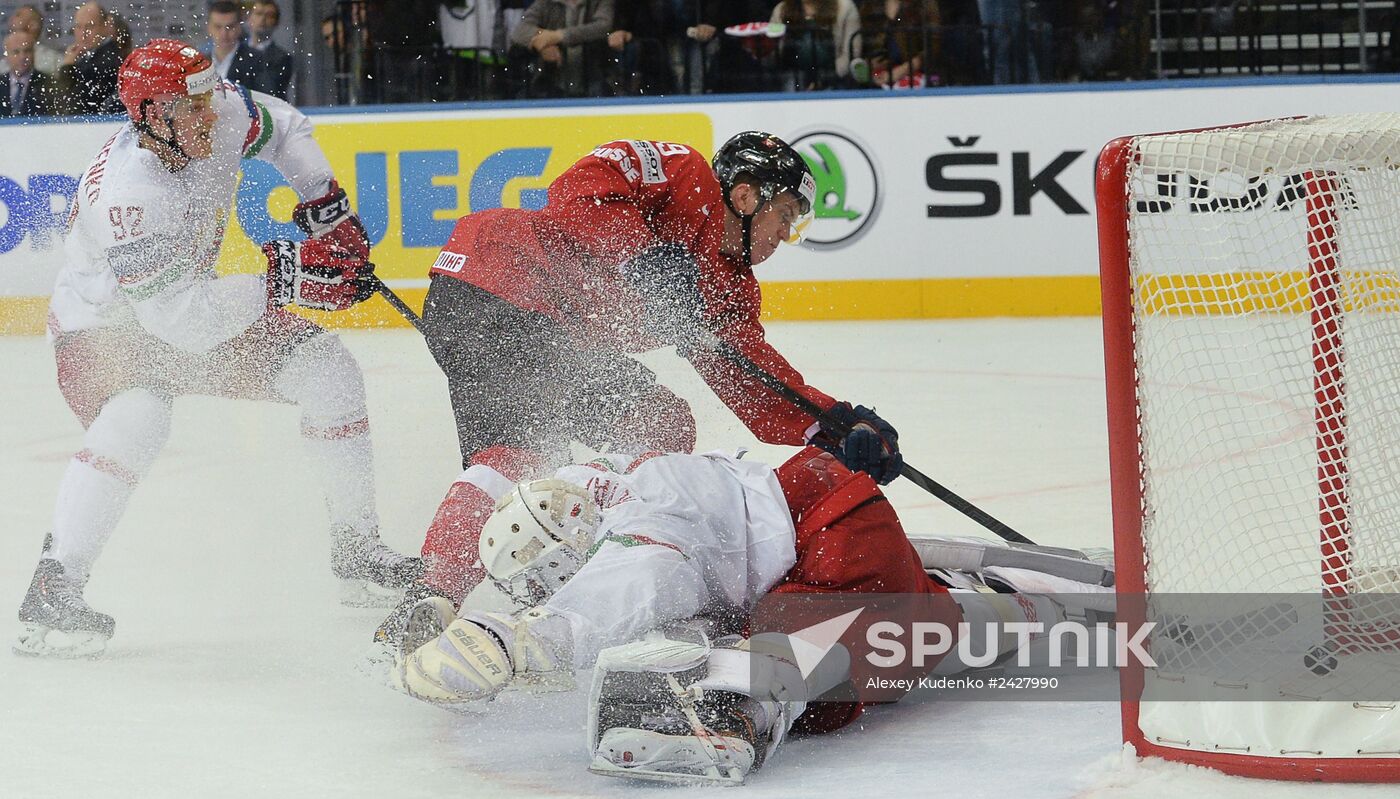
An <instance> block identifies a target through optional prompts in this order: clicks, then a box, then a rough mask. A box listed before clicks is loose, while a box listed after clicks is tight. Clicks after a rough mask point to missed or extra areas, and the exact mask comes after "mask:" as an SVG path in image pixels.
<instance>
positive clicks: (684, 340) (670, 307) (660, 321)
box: [621, 244, 709, 358]
mask: <svg viewBox="0 0 1400 799" xmlns="http://www.w3.org/2000/svg"><path fill="white" fill-rule="evenodd" d="M621 269H622V276H623V278H624V279H625V280H626V281H627V284H628V285H630V286H631V287H632V290H633V291H636V292H637V293H638V294H640V295H641V297H642V301H643V307H642V313H643V315H644V317H645V318H644V321H645V324H646V330H647V332H648V333H649V334H650V335H652V336H654V337H656V338H657V339H660V340H661V341H664V342H666V343H668V344H674V345H676V351H677V352H679V353H680V355H681V357H683V358H688V357H689V356H690V352H691V350H693V349H695V348H696V347H697V346H699V345H700V344H701V343H703V342H704V341H706V340H707V339H708V338H709V333H708V331H707V330H706V329H705V321H704V314H705V300H704V298H703V297H702V296H701V295H700V266H699V264H697V263H695V259H694V258H693V257H691V255H690V253H688V252H686V250H685V248H684V247H682V246H681V245H679V244H659V245H657V246H655V247H652V248H651V249H649V250H646V251H644V252H641V253H639V254H638V255H637V256H636V257H635V258H633V259H632V260H631V261H628V262H627V263H626V264H623V265H622V267H621Z"/></svg>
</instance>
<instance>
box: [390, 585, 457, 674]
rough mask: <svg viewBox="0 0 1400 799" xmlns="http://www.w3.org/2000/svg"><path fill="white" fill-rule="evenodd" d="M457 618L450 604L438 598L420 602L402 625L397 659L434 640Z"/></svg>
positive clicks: (455, 611) (454, 609)
mask: <svg viewBox="0 0 1400 799" xmlns="http://www.w3.org/2000/svg"><path fill="white" fill-rule="evenodd" d="M455 618H457V610H456V608H453V607H452V603H451V602H449V601H447V600H446V599H441V598H439V597H429V598H427V599H423V600H420V601H419V602H418V604H416V605H414V606H413V610H411V611H409V614H408V621H406V622H405V623H404V628H403V637H402V639H401V640H400V641H399V659H400V660H402V659H403V658H406V657H408V656H409V655H410V654H412V653H414V652H416V651H417V650H418V647H420V646H422V645H424V644H426V643H428V642H429V641H433V640H436V639H437V637H438V636H439V635H442V631H443V630H445V629H447V625H449V624H451V623H452V620H453V619H455Z"/></svg>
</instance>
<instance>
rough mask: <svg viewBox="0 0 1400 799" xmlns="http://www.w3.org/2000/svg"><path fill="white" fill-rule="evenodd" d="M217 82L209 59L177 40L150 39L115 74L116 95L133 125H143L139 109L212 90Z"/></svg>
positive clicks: (142, 115)
mask: <svg viewBox="0 0 1400 799" xmlns="http://www.w3.org/2000/svg"><path fill="white" fill-rule="evenodd" d="M218 82H219V77H218V75H217V74H216V73H215V72H214V64H213V62H212V61H210V60H209V56H206V55H204V54H203V53H201V52H199V51H198V50H196V49H194V48H193V47H191V46H189V45H188V44H185V43H184V42H182V41H180V40H178V39H152V40H150V41H149V42H147V43H145V44H143V45H141V46H140V47H138V48H136V49H135V50H132V51H131V55H129V56H127V57H126V61H124V62H122V68H121V71H120V72H118V73H117V94H118V95H120V97H121V101H122V105H124V106H126V113H127V115H128V116H130V117H131V119H132V120H133V121H135V122H145V114H144V113H143V111H142V106H143V105H144V104H145V103H146V102H147V101H150V102H158V101H161V100H169V99H171V98H175V97H192V96H194V95H198V94H204V93H205V92H210V91H213V89H214V86H215V85H216V84H217V83H218Z"/></svg>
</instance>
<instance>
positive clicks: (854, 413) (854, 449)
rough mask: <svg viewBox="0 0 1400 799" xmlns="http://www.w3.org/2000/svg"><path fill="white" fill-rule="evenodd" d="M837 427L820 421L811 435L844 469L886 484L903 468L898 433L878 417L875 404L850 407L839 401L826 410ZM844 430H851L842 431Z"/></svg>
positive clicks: (814, 442) (813, 440)
mask: <svg viewBox="0 0 1400 799" xmlns="http://www.w3.org/2000/svg"><path fill="white" fill-rule="evenodd" d="M827 415H829V416H831V417H832V418H833V419H834V420H835V421H836V422H837V423H838V424H839V425H840V429H837V428H835V427H833V426H828V425H827V424H826V423H822V424H821V429H820V431H818V433H817V434H816V435H814V436H812V445H813V446H817V447H820V448H822V449H824V450H826V451H827V452H830V453H831V454H832V455H835V456H836V459H837V460H839V461H841V463H842V464H843V465H845V467H846V468H847V469H850V470H851V471H856V472H865V473H866V474H868V475H870V476H871V477H872V478H874V479H875V482H877V483H879V484H880V485H887V484H889V483H890V481H892V480H894V479H895V478H896V477H898V476H899V473H900V470H902V469H903V468H904V456H903V455H901V454H899V433H897V432H895V429H894V426H893V425H891V424H890V423H889V422H887V421H885V420H884V419H881V418H880V416H879V414H877V413H875V409H874V408H867V407H865V406H864V405H856V406H855V407H851V403H849V402H838V403H836V404H835V405H833V406H832V407H831V409H830V410H829V411H827ZM843 430H849V431H850V432H848V433H844V434H843V432H842V431H843Z"/></svg>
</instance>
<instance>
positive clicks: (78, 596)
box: [14, 558, 116, 658]
mask: <svg viewBox="0 0 1400 799" xmlns="http://www.w3.org/2000/svg"><path fill="white" fill-rule="evenodd" d="M19 621H20V633H19V639H18V640H17V641H16V642H15V644H14V650H15V652H17V653H19V654H21V655H38V656H42V657H70V658H71V657H92V656H94V655H98V654H101V653H102V651H103V650H104V649H106V647H107V641H108V640H109V639H110V638H111V637H112V633H113V631H114V630H115V629H116V622H115V621H113V619H112V617H111V616H108V615H107V614H105V613H98V612H97V611H95V610H93V609H92V608H91V607H89V606H88V604H87V602H86V601H84V600H83V588H82V585H81V583H79V582H78V581H77V580H74V579H72V578H70V577H68V576H67V575H66V574H64V570H63V564H61V563H59V562H58V561H56V560H53V559H52V558H44V559H42V560H40V561H39V566H38V567H37V568H36V569H35V570H34V579H33V580H31V581H30V583H29V592H28V593H27V594H25V595H24V602H23V603H22V604H21V605H20V607H19Z"/></svg>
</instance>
